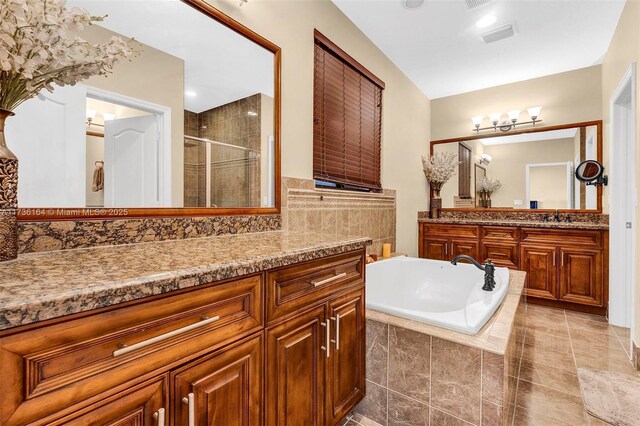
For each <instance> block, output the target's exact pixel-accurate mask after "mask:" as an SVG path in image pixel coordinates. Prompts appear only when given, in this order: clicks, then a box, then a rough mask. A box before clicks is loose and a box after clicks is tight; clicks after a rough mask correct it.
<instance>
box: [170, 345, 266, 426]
mask: <svg viewBox="0 0 640 426" xmlns="http://www.w3.org/2000/svg"><path fill="white" fill-rule="evenodd" d="M262 353H263V337H262V333H260V334H258V335H257V336H254V337H250V338H248V339H245V340H243V341H240V342H239V343H237V344H233V345H231V346H230V347H227V348H224V349H223V350H221V351H217V352H215V353H213V354H212V355H208V356H206V357H204V358H201V359H199V360H198V361H196V362H194V363H191V364H188V365H186V366H184V367H181V368H180V369H178V370H175V371H174V372H172V373H171V382H172V383H173V385H174V394H173V404H174V407H175V408H174V419H175V420H174V422H173V423H174V424H175V425H188V424H195V425H198V426H204V425H216V426H236V425H237V426H247V425H259V424H261V423H262V407H263V405H262V389H263V387H262V384H263V378H262V371H263V370H262V369H263V355H262ZM190 420H191V421H190Z"/></svg>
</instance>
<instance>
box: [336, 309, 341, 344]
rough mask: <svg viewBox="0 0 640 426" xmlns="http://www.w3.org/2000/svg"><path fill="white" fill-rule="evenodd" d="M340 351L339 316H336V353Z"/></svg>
mask: <svg viewBox="0 0 640 426" xmlns="http://www.w3.org/2000/svg"><path fill="white" fill-rule="evenodd" d="M339 350H340V314H338V315H336V351H339Z"/></svg>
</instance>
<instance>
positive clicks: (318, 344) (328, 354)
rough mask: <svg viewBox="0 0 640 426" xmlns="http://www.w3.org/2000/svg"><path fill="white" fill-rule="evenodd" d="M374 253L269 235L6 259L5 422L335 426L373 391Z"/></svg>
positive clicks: (1, 313) (0, 390) (358, 245)
mask: <svg viewBox="0 0 640 426" xmlns="http://www.w3.org/2000/svg"><path fill="white" fill-rule="evenodd" d="M368 244H370V240H369V239H366V238H360V239H357V238H356V239H353V238H352V239H346V238H345V239H343V240H340V239H336V238H332V239H327V238H326V237H321V236H314V235H308V234H307V235H291V234H286V233H283V232H265V233H258V234H244V235H231V236H229V235H227V236H219V237H211V238H200V239H191V240H180V241H167V242H153V243H144V244H134V245H127V246H112V247H104V248H93V249H83V250H66V251H58V252H49V253H36V254H30V255H24V256H22V257H20V258H19V259H18V260H17V261H15V262H11V263H9V264H3V265H0V276H1V277H2V279H1V280H0V283H2V284H0V285H1V286H2V287H1V290H2V291H1V292H0V327H1V330H0V360H1V361H2V365H3V371H2V375H1V376H0V394H2V399H1V402H0V423H1V424H3V425H22V424H41V425H44V424H46V425H58V424H118V425H143V424H144V425H196V424H197V425H205V424H212V425H234V424H238V425H248V424H251V425H259V424H267V425H275V424H305V425H325V424H326V425H333V424H337V423H338V422H339V421H341V420H342V418H343V417H345V416H346V415H347V414H348V413H349V411H350V410H351V409H352V408H353V407H354V406H355V405H356V404H357V403H358V402H359V401H360V400H361V399H362V398H363V397H364V394H365V308H364V274H365V267H364V266H365V262H364V259H365V258H364V256H365V247H366V245H368Z"/></svg>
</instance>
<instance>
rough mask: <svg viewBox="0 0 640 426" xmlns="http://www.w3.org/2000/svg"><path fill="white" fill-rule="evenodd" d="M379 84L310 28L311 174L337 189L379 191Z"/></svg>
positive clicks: (380, 119)
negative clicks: (312, 43) (312, 35)
mask: <svg viewBox="0 0 640 426" xmlns="http://www.w3.org/2000/svg"><path fill="white" fill-rule="evenodd" d="M382 90H384V83H383V82H382V81H381V80H380V79H379V78H377V77H376V76H375V75H373V74H372V73H371V72H370V71H369V70H367V69H366V68H365V67H363V66H362V65H360V64H359V63H358V62H357V61H356V60H354V59H353V58H352V57H351V56H349V55H348V54H347V53H345V52H344V51H343V50H342V49H340V48H339V47H338V46H336V45H335V44H333V43H332V42H331V41H329V40H328V39H327V38H326V37H325V36H323V35H322V34H321V33H319V32H318V31H316V33H315V66H314V83H313V114H314V124H313V177H314V179H316V180H318V181H322V182H331V183H333V184H336V187H338V188H345V189H354V187H356V188H357V189H368V190H374V191H376V190H380V189H382V186H381V184H380V139H381V125H382Z"/></svg>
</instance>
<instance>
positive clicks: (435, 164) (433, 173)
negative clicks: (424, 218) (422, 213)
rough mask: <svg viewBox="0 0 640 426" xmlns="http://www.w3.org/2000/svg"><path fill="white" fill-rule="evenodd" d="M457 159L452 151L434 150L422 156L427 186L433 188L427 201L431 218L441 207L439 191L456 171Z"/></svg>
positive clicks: (433, 217) (438, 212)
mask: <svg viewBox="0 0 640 426" xmlns="http://www.w3.org/2000/svg"><path fill="white" fill-rule="evenodd" d="M457 166H458V159H457V157H456V155H455V154H454V153H452V152H436V153H435V154H433V155H432V156H430V157H425V156H423V157H422V169H423V170H424V175H425V177H426V178H427V181H429V186H430V187H431V189H432V190H433V196H432V197H431V201H430V203H429V211H430V213H429V215H430V217H431V218H432V219H437V218H438V216H439V215H440V209H441V208H442V198H440V191H441V190H442V185H444V184H445V183H446V182H447V181H448V180H449V179H450V178H451V176H453V174H454V173H455V172H456V167H457Z"/></svg>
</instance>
